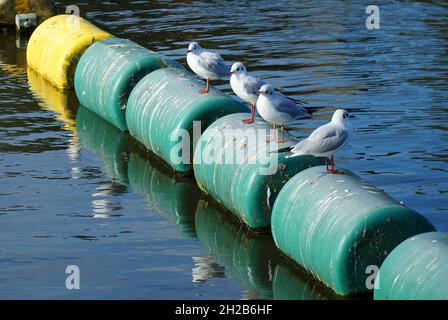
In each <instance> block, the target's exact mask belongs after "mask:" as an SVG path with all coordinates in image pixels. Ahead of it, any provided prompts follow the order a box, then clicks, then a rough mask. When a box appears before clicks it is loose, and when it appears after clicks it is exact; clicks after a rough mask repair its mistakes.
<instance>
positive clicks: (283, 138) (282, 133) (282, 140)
mask: <svg viewBox="0 0 448 320" xmlns="http://www.w3.org/2000/svg"><path fill="white" fill-rule="evenodd" d="M284 130H285V129H284V128H283V126H281V127H280V140H278V143H283V142H285V131H284Z"/></svg>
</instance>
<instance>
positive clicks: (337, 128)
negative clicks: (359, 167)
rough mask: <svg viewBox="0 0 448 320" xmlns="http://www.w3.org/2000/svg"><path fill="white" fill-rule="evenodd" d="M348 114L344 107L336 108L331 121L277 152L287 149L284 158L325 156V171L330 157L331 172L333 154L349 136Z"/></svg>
mask: <svg viewBox="0 0 448 320" xmlns="http://www.w3.org/2000/svg"><path fill="white" fill-rule="evenodd" d="M349 118H350V114H349V113H348V112H347V111H346V110H344V109H338V110H336V111H335V112H334V113H333V117H332V118H331V121H330V122H329V123H327V124H324V125H323V126H320V127H319V128H317V129H316V130H314V131H313V132H312V133H311V134H310V135H309V137H308V138H306V139H304V140H302V141H300V142H299V143H297V144H296V145H295V146H291V147H288V148H284V149H280V150H278V151H277V152H283V151H288V153H287V155H286V158H292V157H297V156H302V155H312V156H315V157H325V167H326V171H327V172H328V171H330V170H329V169H328V159H329V158H331V172H332V173H333V174H334V173H338V172H337V171H335V170H334V154H335V152H336V151H338V150H339V149H341V148H342V147H343V146H344V145H345V144H346V143H347V142H348V141H349V140H350V138H351V136H352V134H353V128H352V125H351V123H350V121H349Z"/></svg>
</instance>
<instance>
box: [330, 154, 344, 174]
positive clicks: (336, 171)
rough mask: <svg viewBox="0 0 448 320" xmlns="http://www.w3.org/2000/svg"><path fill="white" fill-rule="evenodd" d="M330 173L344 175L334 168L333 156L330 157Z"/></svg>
mask: <svg viewBox="0 0 448 320" xmlns="http://www.w3.org/2000/svg"><path fill="white" fill-rule="evenodd" d="M331 173H332V174H344V172H340V171H338V170H336V169H335V168H334V156H331Z"/></svg>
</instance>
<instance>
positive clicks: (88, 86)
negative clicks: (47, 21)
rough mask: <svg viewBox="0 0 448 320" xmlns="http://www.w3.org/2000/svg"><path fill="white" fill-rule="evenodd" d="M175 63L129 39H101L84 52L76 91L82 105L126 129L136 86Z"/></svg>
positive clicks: (76, 80)
mask: <svg viewBox="0 0 448 320" xmlns="http://www.w3.org/2000/svg"><path fill="white" fill-rule="evenodd" d="M174 65H176V63H175V62H172V61H170V60H169V59H166V58H165V57H163V56H162V55H160V54H157V53H155V52H154V51H151V50H148V49H146V48H144V47H142V46H140V45H138V44H136V43H135V42H132V41H130V40H127V39H119V38H110V39H105V40H102V41H98V42H96V43H94V44H92V45H91V46H90V47H89V48H88V49H87V50H86V51H85V52H84V54H83V55H82V56H81V59H80V60H79V63H78V65H77V67H76V71H75V90H76V94H77V96H78V99H79V101H80V103H81V104H83V105H84V106H86V107H87V108H89V109H90V110H92V111H93V112H95V113H96V114H98V115H99V116H101V117H102V118H104V119H105V120H107V121H109V122H110V123H112V124H113V125H114V126H116V127H117V128H119V129H120V130H122V131H125V130H127V125H126V120H125V107H126V103H127V100H128V97H129V94H130V93H131V91H132V89H133V88H134V86H135V85H136V84H137V83H138V82H139V81H140V79H142V78H143V77H144V76H145V75H147V74H148V73H150V72H152V71H154V70H156V69H160V68H164V67H168V66H174Z"/></svg>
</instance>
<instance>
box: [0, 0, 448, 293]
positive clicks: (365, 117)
mask: <svg viewBox="0 0 448 320" xmlns="http://www.w3.org/2000/svg"><path fill="white" fill-rule="evenodd" d="M56 4H57V9H58V10H59V12H62V11H64V6H65V5H68V4H72V3H71V2H69V1H59V2H57V3H56ZM368 4H370V3H369V2H367V1H340V2H339V1H338V2H336V1H327V0H322V1H275V2H272V1H257V2H249V1H246V2H241V1H229V2H226V3H222V2H219V1H216V2H215V1H214V2H211V3H210V2H209V1H157V2H153V1H151V2H150V4H148V2H143V1H139V2H137V1H135V2H133V1H130V2H129V3H127V4H123V5H120V4H116V3H109V2H99V3H96V4H92V3H90V4H89V3H88V2H83V3H81V4H80V5H79V6H80V9H81V15H83V16H84V17H87V18H88V19H90V20H91V21H93V22H94V23H95V24H97V25H99V26H101V27H102V28H104V29H106V30H107V31H109V32H111V33H113V34H115V35H117V36H120V37H124V38H129V39H131V40H134V41H136V42H138V43H140V44H142V45H144V46H146V47H148V48H150V49H153V50H157V51H160V52H163V53H165V54H166V55H168V56H169V57H172V58H175V59H177V60H178V61H179V62H182V63H184V64H185V57H184V55H185V51H186V47H187V44H188V42H189V41H190V40H196V41H199V42H200V43H201V44H202V46H203V47H206V48H210V49H214V50H216V51H218V52H220V53H221V54H222V55H223V57H224V58H226V59H227V60H229V61H242V62H244V63H245V64H246V66H247V67H248V69H249V70H250V71H251V72H253V73H254V74H256V75H257V76H259V77H261V78H263V79H265V80H267V81H268V82H270V83H272V84H273V85H274V86H276V87H279V88H280V89H281V90H282V91H283V92H284V93H286V94H288V95H290V96H291V97H293V98H300V99H303V100H306V101H308V102H309V104H310V106H311V107H316V108H317V111H316V112H315V113H314V114H313V118H312V119H311V120H310V121H308V122H306V128H305V129H304V130H306V131H310V130H312V129H313V128H315V127H317V126H318V125H320V124H323V123H325V122H326V121H328V120H329V119H330V117H331V114H332V112H333V110H334V109H335V108H341V107H342V108H345V109H348V110H349V111H351V113H353V114H355V116H356V118H355V119H353V120H352V123H353V126H354V128H355V136H354V138H353V140H352V141H351V142H350V143H349V144H348V145H347V146H346V147H345V149H343V150H342V151H341V152H340V153H339V154H338V155H337V159H336V161H337V164H338V165H340V166H343V167H345V168H348V169H350V170H352V171H354V172H356V173H357V174H359V175H360V176H361V177H362V178H364V179H365V180H367V181H368V182H370V183H372V184H373V185H375V186H378V187H379V188H381V189H383V190H385V191H386V192H388V193H390V194H391V195H392V196H393V197H395V198H396V199H397V200H399V201H402V202H403V203H405V204H406V205H407V206H409V207H411V208H413V209H415V210H417V211H419V212H420V213H422V214H423V215H424V216H426V217H427V218H428V219H429V220H430V221H431V222H432V223H433V224H434V225H435V226H436V227H437V229H438V230H440V231H445V232H446V231H448V103H447V101H448V99H447V98H448V23H447V22H448V4H447V3H446V2H444V1H378V2H376V3H375V4H377V5H378V6H379V7H380V10H381V11H380V12H381V29H379V30H373V31H371V30H367V29H366V27H365V18H366V17H367V15H366V14H365V13H364V11H365V7H366V6H367V5H368ZM25 54H26V50H25V49H23V48H22V49H21V48H17V47H16V36H15V35H14V33H11V32H8V33H3V32H1V31H0V137H1V140H0V225H1V231H0V298H19V299H26V298H62V299H78V298H112V299H118V298H137V299H161V298H167V299H253V298H267V299H270V298H274V299H279V298H281V299H284V298H291V299H326V298H334V297H333V296H332V295H331V292H328V291H327V290H325V289H324V288H322V287H321V286H320V285H319V284H318V283H317V282H316V281H314V280H313V279H311V278H310V277H308V276H307V275H305V274H304V273H303V272H302V271H301V270H300V269H298V268H296V267H295V266H294V265H292V264H291V263H290V261H288V260H286V259H285V258H284V257H282V256H281V255H280V253H279V252H278V250H277V249H275V247H274V244H273V241H272V238H271V237H270V236H269V235H253V234H251V233H249V232H248V231H247V230H246V229H245V228H243V227H242V226H240V225H239V224H237V223H235V222H234V221H233V220H232V219H231V218H230V217H229V215H227V214H225V213H222V212H220V211H219V210H217V209H216V208H214V207H213V205H212V204H211V203H210V202H209V201H208V199H207V198H205V197H204V196H202V195H201V194H200V192H199V191H198V190H197V188H196V187H195V184H194V181H193V180H192V179H184V178H182V179H181V178H178V177H175V176H174V175H173V174H172V173H171V172H170V171H169V170H167V169H166V168H165V167H164V166H163V164H161V163H159V160H157V159H154V158H152V157H151V156H150V155H148V154H147V153H146V152H145V151H144V150H142V148H141V146H139V145H138V143H136V142H135V141H134V140H133V139H130V138H129V137H128V136H126V135H124V134H122V133H120V132H118V131H117V130H115V129H114V128H113V127H111V126H109V125H108V124H106V123H105V122H104V121H102V120H101V119H99V118H97V117H95V116H94V115H86V113H88V112H87V111H85V110H84V111H82V110H81V109H79V110H77V102H76V99H73V97H68V96H64V95H58V94H57V93H55V92H53V91H52V90H51V88H48V86H46V85H45V84H43V83H42V82H40V81H39V80H36V76H35V75H33V74H32V73H31V72H30V71H27V67H26V59H25ZM217 85H218V87H219V88H220V89H222V90H224V91H226V92H229V93H230V92H231V91H230V87H229V84H228V83H227V82H225V81H221V82H217ZM84 124H86V125H84ZM87 124H88V125H87ZM72 264H74V265H78V266H79V268H80V271H81V282H80V283H81V289H80V290H67V289H66V287H65V280H66V277H67V274H65V268H66V267H67V265H72Z"/></svg>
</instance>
